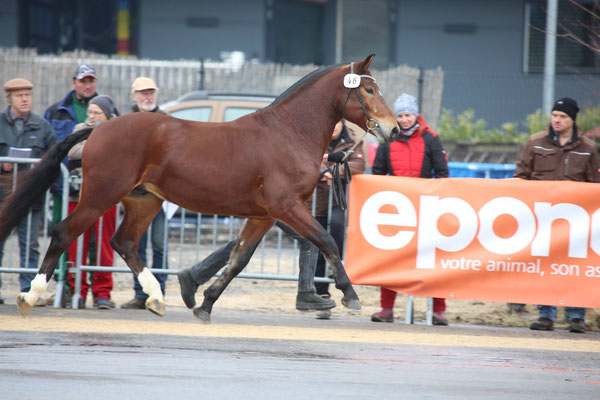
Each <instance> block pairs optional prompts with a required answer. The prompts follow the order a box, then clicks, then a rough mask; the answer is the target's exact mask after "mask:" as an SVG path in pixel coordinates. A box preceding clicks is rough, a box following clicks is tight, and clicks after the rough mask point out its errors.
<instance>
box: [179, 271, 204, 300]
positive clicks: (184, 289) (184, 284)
mask: <svg viewBox="0 0 600 400" xmlns="http://www.w3.org/2000/svg"><path fill="white" fill-rule="evenodd" d="M177 280H179V287H180V288H181V298H182V299H183V302H184V303H185V305H186V307H187V308H189V309H192V308H194V306H195V305H196V290H198V286H200V285H198V284H197V283H196V282H195V281H194V280H193V279H192V274H190V270H189V269H182V270H181V271H179V272H177Z"/></svg>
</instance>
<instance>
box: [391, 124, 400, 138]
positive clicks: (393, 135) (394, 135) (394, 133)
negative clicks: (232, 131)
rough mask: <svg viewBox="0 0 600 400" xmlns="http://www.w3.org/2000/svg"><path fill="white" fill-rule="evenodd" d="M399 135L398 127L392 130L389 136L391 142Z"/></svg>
mask: <svg viewBox="0 0 600 400" xmlns="http://www.w3.org/2000/svg"><path fill="white" fill-rule="evenodd" d="M399 134H400V129H398V127H397V126H395V127H394V129H392V134H391V135H390V137H391V138H392V139H393V140H396V138H397V137H398V135H399Z"/></svg>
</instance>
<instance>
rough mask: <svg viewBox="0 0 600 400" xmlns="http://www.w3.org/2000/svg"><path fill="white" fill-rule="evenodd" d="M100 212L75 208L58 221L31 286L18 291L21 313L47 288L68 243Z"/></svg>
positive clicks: (18, 304) (23, 313) (31, 305)
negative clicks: (25, 289)
mask: <svg viewBox="0 0 600 400" xmlns="http://www.w3.org/2000/svg"><path fill="white" fill-rule="evenodd" d="M99 215H101V212H100V211H98V210H96V209H87V210H83V209H82V208H77V209H76V210H75V211H74V212H73V213H72V214H71V215H69V216H68V217H67V218H66V219H65V220H64V221H62V222H60V223H58V224H57V225H56V226H55V227H54V229H53V231H52V239H51V240H50V245H49V246H48V251H47V252H46V255H45V256H44V260H43V261H42V265H41V266H40V269H39V270H38V273H37V275H36V276H35V278H34V279H33V280H32V281H31V287H30V289H29V291H28V292H27V293H19V295H18V296H17V307H18V308H19V312H20V313H21V315H23V316H24V315H27V313H28V312H29V310H31V308H32V307H33V306H34V305H35V303H36V302H37V301H38V300H39V298H40V297H41V296H42V294H44V292H45V291H46V289H47V288H48V283H49V282H50V279H51V278H52V274H53V273H54V270H55V269H56V267H57V265H58V260H59V259H60V256H61V254H62V253H64V252H65V251H66V250H67V249H68V248H69V245H70V244H71V243H72V242H73V241H74V240H75V239H76V238H77V237H78V236H79V235H80V234H81V233H83V231H85V230H86V229H87V228H88V227H89V226H90V225H92V223H93V222H94V220H96V218H98V216H99Z"/></svg>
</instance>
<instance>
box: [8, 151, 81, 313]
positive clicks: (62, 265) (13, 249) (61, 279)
mask: <svg viewBox="0 0 600 400" xmlns="http://www.w3.org/2000/svg"><path fill="white" fill-rule="evenodd" d="M39 161H40V159H39V158H17V157H0V164H2V163H12V164H13V166H14V168H13V172H12V174H11V178H12V179H11V188H14V187H15V185H16V184H17V179H18V176H19V174H18V172H19V168H18V166H19V165H22V164H31V165H33V164H35V163H37V162H39ZM60 172H61V174H62V177H63V190H62V192H63V194H62V208H61V214H60V215H61V216H62V219H64V218H66V216H67V213H68V203H69V186H68V185H69V179H68V178H69V170H68V169H67V167H65V166H64V165H63V164H61V165H60ZM0 204H1V203H0ZM51 224H52V202H51V196H50V192H49V191H48V192H46V194H45V196H44V202H43V208H42V224H41V229H40V231H41V241H40V247H39V248H40V249H45V248H46V247H47V246H48V244H49V242H50V238H49V236H48V233H49V232H50V227H51ZM31 226H32V221H31V212H30V213H29V214H28V216H27V231H26V238H27V239H26V241H25V257H24V259H25V263H27V262H28V260H29V255H30V254H29V252H30V251H31V250H30V244H31V243H30V236H31V235H30V232H31ZM14 235H15V233H12V234H11V236H9V238H8V239H7V240H6V241H5V243H4V252H3V254H4V257H3V259H2V260H0V273H3V272H9V273H19V274H21V273H37V272H38V268H20V267H21V265H18V266H17V263H18V262H20V257H19V261H18V262H17V263H16V262H15V255H17V256H19V255H20V248H19V243H18V241H14V240H13V241H11V240H9V239H10V238H11V237H12V236H14ZM38 240H39V238H38ZM40 255H42V253H41V252H40ZM6 256H8V257H6ZM6 258H8V263H7V262H6V261H5V260H6ZM38 263H39V262H38ZM7 265H8V266H7ZM55 276H56V279H57V284H56V290H57V293H62V291H63V288H64V285H65V281H66V279H67V268H66V261H65V255H63V256H62V257H61V258H60V261H59V266H58V268H57V270H56V271H55ZM59 305H60V297H59V296H55V299H54V307H59Z"/></svg>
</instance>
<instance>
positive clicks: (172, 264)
mask: <svg viewBox="0 0 600 400" xmlns="http://www.w3.org/2000/svg"><path fill="white" fill-rule="evenodd" d="M38 161H39V159H21V158H9V157H0V163H2V162H11V163H15V164H24V163H35V162H38ZM449 166H450V169H451V176H470V177H486V178H505V177H511V176H512V173H513V172H514V166H512V165H508V164H483V163H460V162H451V163H449ZM16 170H17V169H16V168H15V173H14V174H13V179H12V183H13V186H14V185H15V184H16V182H17V177H18V175H17V173H16ZM61 173H62V175H63V198H62V200H63V201H62V206H63V207H62V214H61V215H62V219H64V218H65V217H66V215H67V206H68V193H69V189H68V188H69V173H68V170H67V169H66V168H65V166H64V165H62V164H61ZM49 199H50V196H49V193H46V196H45V202H44V213H43V221H44V223H43V229H42V245H41V246H40V248H41V249H45V248H46V247H47V244H48V243H49V237H48V232H49V224H50V221H51V218H50V216H51V215H52V213H51V211H50V210H51V204H50V201H49ZM315 200H316V191H315V193H314V194H313V205H314V204H315V203H316V201H315ZM332 201H333V198H332V191H330V195H329V214H328V215H329V218H331V215H332V213H331V207H332ZM312 211H313V213H314V207H313V210H312ZM121 216H122V212H121V211H120V210H119V212H118V213H117V223H116V226H117V228H118V226H119V223H120V220H121ZM103 218H104V217H102V218H100V223H99V229H98V234H97V237H96V243H97V245H96V249H97V251H96V260H95V264H94V265H91V264H90V263H89V262H88V260H83V259H82V258H83V257H82V254H83V235H81V236H80V237H79V238H78V240H77V255H76V262H75V265H74V266H72V267H71V268H68V272H70V273H74V278H75V287H74V293H73V296H72V308H74V309H77V308H78V307H79V297H80V292H81V283H82V272H83V271H88V272H94V271H106V272H113V273H131V270H130V269H129V268H128V267H126V266H125V264H124V261H123V260H122V259H121V258H120V257H115V260H116V262H115V265H113V266H102V265H99V264H100V240H101V237H102V226H103V223H102V222H103ZM244 220H245V219H244V218H238V217H231V216H219V215H203V214H199V213H195V212H192V211H189V210H185V209H179V210H177V211H176V212H175V213H174V214H173V216H172V217H171V218H168V220H167V223H166V229H164V232H163V239H162V240H163V243H165V244H166V246H165V248H166V249H167V251H166V252H165V253H164V254H163V263H162V264H163V265H166V263H167V262H168V264H169V268H161V269H156V268H151V271H152V272H153V273H155V274H167V275H174V274H176V273H177V272H178V271H179V270H180V269H182V268H189V267H191V266H192V265H194V264H196V263H198V262H200V261H201V260H203V259H204V258H205V257H206V256H208V255H209V254H210V253H212V252H213V251H215V250H216V249H217V247H219V246H221V245H223V244H225V243H227V242H229V241H230V240H232V239H234V238H235V237H237V232H239V230H240V228H241V227H242V224H243V222H244ZM328 225H329V221H328ZM29 229H31V224H29V225H28V231H29ZM151 230H152V226H150V228H149V230H148V238H150V237H151ZM27 236H28V237H29V235H27ZM149 242H150V240H149ZM344 243H345V240H344ZM13 247H17V244H16V243H13ZM146 251H147V254H146V259H147V260H151V259H152V249H151V245H148V246H147V248H146ZM298 251H299V250H298V245H297V242H296V240H294V239H293V238H291V237H289V236H288V235H287V234H284V233H283V231H282V230H281V229H279V228H277V227H276V226H275V225H274V226H273V227H272V228H271V230H270V231H269V232H268V233H267V234H266V235H265V237H264V238H263V240H262V241H261V244H260V245H259V247H258V248H257V250H256V252H255V254H254V256H253V257H252V259H251V260H250V262H249V263H248V265H247V266H246V268H245V270H244V272H242V273H240V274H239V275H238V277H240V278H251V279H273V280H287V281H296V280H297V279H298V264H297V260H298ZM340 252H341V253H342V254H343V252H344V249H340ZM5 253H9V255H10V256H11V258H10V261H9V265H11V264H10V263H12V262H13V259H14V254H18V251H16V252H15V251H10V252H6V251H5ZM64 258H65V255H63V256H62V257H61V262H60V265H59V268H58V270H57V287H56V295H55V298H54V304H53V305H54V307H60V304H61V300H62V296H63V289H64V285H65V281H66V270H67V268H66V267H65V265H66V264H67V263H66V262H65V261H64ZM26 259H27V257H26ZM148 264H149V263H148ZM2 265H5V264H2ZM148 267H150V265H148ZM2 272H12V273H24V272H28V273H36V272H37V269H34V268H17V267H0V273H2ZM325 275H326V276H327V270H326V274H325ZM315 281H317V282H329V283H333V280H332V279H330V278H315ZM413 305H414V297H413V296H408V297H407V303H406V314H405V322H406V323H407V324H412V323H413ZM432 319H433V299H431V298H429V299H428V302H427V312H426V322H427V324H429V325H431V324H432Z"/></svg>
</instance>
